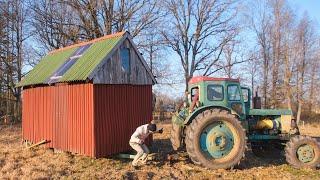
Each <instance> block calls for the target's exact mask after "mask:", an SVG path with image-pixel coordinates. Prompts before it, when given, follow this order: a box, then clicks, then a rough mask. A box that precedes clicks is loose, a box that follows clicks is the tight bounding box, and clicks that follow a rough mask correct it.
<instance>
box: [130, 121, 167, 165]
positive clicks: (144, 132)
mask: <svg viewBox="0 0 320 180" xmlns="http://www.w3.org/2000/svg"><path fill="white" fill-rule="evenodd" d="M156 132H158V133H162V132H163V129H162V128H161V129H159V130H157V126H156V125H155V124H145V125H142V126H139V127H138V128H137V129H136V131H135V132H134V133H133V134H132V136H131V138H130V141H129V144H130V146H131V147H132V148H133V149H134V150H136V151H137V155H136V156H135V157H134V159H133V161H132V166H133V167H137V166H138V163H139V162H141V163H142V164H146V163H147V157H148V154H149V153H150V151H149V149H148V147H147V145H146V144H145V143H144V141H145V139H146V138H147V137H148V136H149V135H150V134H153V133H156Z"/></svg>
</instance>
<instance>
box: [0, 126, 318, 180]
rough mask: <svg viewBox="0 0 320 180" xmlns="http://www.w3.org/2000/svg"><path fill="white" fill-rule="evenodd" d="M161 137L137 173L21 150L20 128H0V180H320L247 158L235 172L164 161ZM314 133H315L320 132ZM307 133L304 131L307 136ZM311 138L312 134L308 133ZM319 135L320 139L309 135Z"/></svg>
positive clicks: (183, 160)
mask: <svg viewBox="0 0 320 180" xmlns="http://www.w3.org/2000/svg"><path fill="white" fill-rule="evenodd" d="M161 126H163V127H164V129H165V131H164V133H163V134H162V135H159V134H157V135H155V136H154V139H155V140H154V145H153V147H152V148H151V149H152V151H153V152H156V153H154V154H153V156H154V157H155V160H154V161H152V162H150V164H149V165H147V166H142V167H141V168H140V170H134V169H133V168H132V167H131V166H130V161H129V160H121V159H112V158H101V159H92V158H89V157H83V156H78V155H72V154H70V153H59V154H56V153H54V152H53V151H52V150H50V149H46V148H43V147H37V148H35V149H33V150H26V149H24V147H23V145H22V144H21V127H20V126H19V125H14V126H1V127H0V129H1V130H0V177H1V178H2V179H3V178H10V179H12V178H19V179H20V178H24V179H30V178H32V179H34V178H54V179H60V178H66V177H71V178H76V179H83V178H85V179H88V178H90V179H91V178H93V179H320V170H296V169H293V168H291V167H290V166H288V165H287V164H285V161H284V160H283V159H267V160H265V159H259V158H256V157H254V156H253V155H252V154H251V153H250V152H248V153H247V155H246V159H245V160H244V161H243V162H242V163H241V164H240V166H239V167H237V168H236V169H234V170H214V171H213V170H208V169H205V168H202V167H198V166H196V165H194V164H192V163H191V162H190V160H189V159H188V156H187V154H186V153H183V152H181V153H179V156H178V157H179V158H178V159H176V160H175V161H171V162H170V161H168V160H167V159H166V155H167V154H168V153H170V152H171V151H172V149H171V147H170V142H169V140H168V138H169V130H170V124H162V125H161ZM314 128H315V129H313V130H312V131H317V133H319V131H320V128H319V127H314ZM308 129H310V127H308V128H306V127H305V129H303V132H309V131H307V130H308ZM311 133H313V132H311ZM313 135H319V134H313Z"/></svg>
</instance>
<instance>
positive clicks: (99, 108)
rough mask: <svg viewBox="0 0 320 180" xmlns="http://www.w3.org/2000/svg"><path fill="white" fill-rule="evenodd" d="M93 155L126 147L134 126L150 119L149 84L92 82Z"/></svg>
mask: <svg viewBox="0 0 320 180" xmlns="http://www.w3.org/2000/svg"><path fill="white" fill-rule="evenodd" d="M94 109H95V110H94V119H95V121H94V137H95V138H94V139H95V142H94V144H95V156H96V157H104V156H107V155H111V154H115V153H119V152H124V151H127V150H130V146H129V139H130V136H131V134H132V133H133V132H134V131H135V129H136V128H137V127H138V126H140V125H142V124H146V123H148V122H150V120H151V118H152V86H151V85H94Z"/></svg>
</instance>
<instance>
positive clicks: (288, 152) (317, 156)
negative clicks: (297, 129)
mask: <svg viewBox="0 0 320 180" xmlns="http://www.w3.org/2000/svg"><path fill="white" fill-rule="evenodd" d="M285 156H286V160H287V162H288V163H289V164H290V165H292V166H293V167H295V168H316V167H317V165H318V164H320V144H319V142H317V140H316V139H314V138H311V137H308V136H294V137H292V138H291V139H290V141H289V142H287V144H286V148H285Z"/></svg>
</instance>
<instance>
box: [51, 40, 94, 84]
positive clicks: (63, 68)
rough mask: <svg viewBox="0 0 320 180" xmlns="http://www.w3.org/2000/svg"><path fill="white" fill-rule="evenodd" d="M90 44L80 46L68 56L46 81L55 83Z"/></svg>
mask: <svg viewBox="0 0 320 180" xmlns="http://www.w3.org/2000/svg"><path fill="white" fill-rule="evenodd" d="M90 46H91V44H86V45H83V46H80V47H79V48H78V49H77V50H76V51H75V52H74V53H73V54H72V55H71V56H70V57H69V58H68V60H66V61H65V62H64V63H63V64H62V65H61V66H60V67H59V68H58V70H57V71H56V72H55V73H54V74H53V75H52V76H51V77H50V78H49V80H48V83H49V84H51V83H56V82H58V81H59V79H60V78H62V76H63V75H64V74H65V73H66V72H67V71H68V70H69V69H70V68H71V67H72V66H73V65H74V64H75V63H76V61H77V60H78V59H79V58H81V57H82V55H83V54H84V52H85V51H86V50H87V49H88V48H89V47H90Z"/></svg>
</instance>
